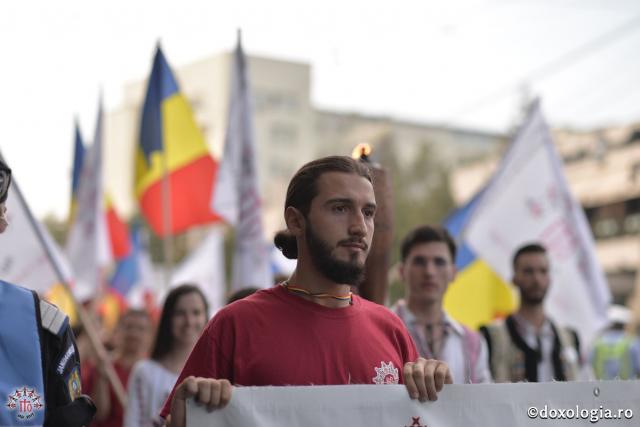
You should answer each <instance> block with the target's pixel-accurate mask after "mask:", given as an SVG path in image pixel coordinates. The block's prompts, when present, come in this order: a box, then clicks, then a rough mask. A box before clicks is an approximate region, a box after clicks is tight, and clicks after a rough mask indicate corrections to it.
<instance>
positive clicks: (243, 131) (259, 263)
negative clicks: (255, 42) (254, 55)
mask: <svg viewBox="0 0 640 427" xmlns="http://www.w3.org/2000/svg"><path fill="white" fill-rule="evenodd" d="M248 75H249V73H248V70H247V58H246V57H245V56H244V53H243V51H242V46H241V44H240V38H238V45H237V47H236V50H235V52H234V54H233V65H232V68H231V99H230V101H229V112H228V114H229V118H228V125H227V135H226V139H225V143H224V156H223V157H222V160H221V161H220V168H219V169H218V178H217V182H216V184H215V185H214V187H213V197H212V202H211V207H212V208H213V210H214V211H216V212H218V214H220V216H222V217H223V218H224V220H225V221H227V223H228V224H230V225H232V226H234V227H235V233H236V236H235V239H236V241H235V249H234V253H233V271H232V279H231V287H232V289H234V290H235V289H241V288H244V287H249V286H252V287H257V288H268V287H270V286H271V285H273V274H272V271H271V264H270V259H269V248H270V247H271V246H272V245H269V244H268V243H267V242H266V240H265V237H264V230H263V226H262V200H261V198H260V192H259V188H258V170H257V154H256V145H255V141H254V140H255V138H254V132H253V117H252V116H253V108H252V105H251V99H252V98H251V93H250V87H249V77H248Z"/></svg>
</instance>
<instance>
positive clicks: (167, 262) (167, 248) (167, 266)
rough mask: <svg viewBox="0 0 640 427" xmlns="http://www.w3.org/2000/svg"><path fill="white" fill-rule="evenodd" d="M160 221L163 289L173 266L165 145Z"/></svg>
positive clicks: (165, 151)
mask: <svg viewBox="0 0 640 427" xmlns="http://www.w3.org/2000/svg"><path fill="white" fill-rule="evenodd" d="M162 168H163V176H162V222H163V229H164V236H163V239H162V247H163V254H164V289H163V290H164V291H165V292H166V291H167V290H169V286H170V285H171V283H170V282H171V269H172V268H173V236H172V234H171V220H172V218H171V183H170V181H169V165H168V162H167V150H166V147H165V149H164V150H163V155H162Z"/></svg>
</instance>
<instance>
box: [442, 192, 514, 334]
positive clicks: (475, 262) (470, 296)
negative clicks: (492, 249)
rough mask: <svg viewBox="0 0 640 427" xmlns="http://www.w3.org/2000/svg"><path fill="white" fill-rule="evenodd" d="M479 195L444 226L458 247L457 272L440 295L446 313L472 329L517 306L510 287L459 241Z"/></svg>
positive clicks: (504, 314)
mask: <svg viewBox="0 0 640 427" xmlns="http://www.w3.org/2000/svg"><path fill="white" fill-rule="evenodd" d="M481 196H482V191H481V192H480V193H478V194H476V195H475V196H474V197H473V199H471V201H469V202H468V203H467V204H466V205H464V206H462V207H461V208H459V209H458V210H456V211H455V212H454V213H453V214H451V215H450V216H449V218H447V220H446V221H445V224H444V226H445V227H446V229H447V230H448V231H449V233H450V234H451V235H452V236H453V238H454V239H455V240H456V243H457V245H458V253H457V254H456V269H457V271H458V273H457V275H456V278H455V280H454V281H453V282H452V283H451V284H450V285H449V288H448V289H447V292H446V294H445V296H444V307H445V309H446V310H447V313H449V314H451V316H453V317H454V318H455V319H457V320H458V321H460V322H462V323H464V324H465V325H467V326H468V327H470V328H473V329H477V328H478V327H480V326H482V325H484V324H486V323H489V322H491V321H492V320H493V319H496V318H500V317H505V316H507V315H508V314H510V313H511V312H512V311H514V310H515V309H516V307H517V298H516V293H515V291H514V290H513V289H512V287H511V285H509V284H508V283H506V282H505V281H503V280H502V279H501V278H500V276H498V274H496V273H495V272H494V271H493V270H492V269H491V267H489V265H488V264H487V263H485V262H484V261H483V260H482V259H480V258H478V257H477V256H476V255H475V254H474V253H473V251H472V250H471V248H470V247H469V246H468V245H467V244H466V242H464V240H461V239H462V234H463V231H464V228H465V226H466V225H467V222H468V221H469V219H470V217H471V213H472V212H473V209H474V208H475V206H476V204H477V202H478V201H479V199H480V198H481Z"/></svg>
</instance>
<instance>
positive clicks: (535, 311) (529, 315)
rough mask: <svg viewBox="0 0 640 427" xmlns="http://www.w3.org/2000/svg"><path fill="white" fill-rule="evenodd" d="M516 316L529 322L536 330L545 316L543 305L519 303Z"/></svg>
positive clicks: (540, 326) (542, 322)
mask: <svg viewBox="0 0 640 427" xmlns="http://www.w3.org/2000/svg"><path fill="white" fill-rule="evenodd" d="M517 314H518V316H520V317H521V318H523V319H524V320H526V321H527V322H529V324H530V325H531V326H533V327H534V328H535V329H536V330H537V331H539V330H540V328H542V325H544V321H545V319H546V316H545V314H544V306H543V305H542V304H536V305H521V306H520V308H519V309H518V313H517Z"/></svg>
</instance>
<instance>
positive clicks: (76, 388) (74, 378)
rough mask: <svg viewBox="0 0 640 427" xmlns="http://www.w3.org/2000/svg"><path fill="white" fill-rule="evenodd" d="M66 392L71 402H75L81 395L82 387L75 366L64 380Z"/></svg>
mask: <svg viewBox="0 0 640 427" xmlns="http://www.w3.org/2000/svg"><path fill="white" fill-rule="evenodd" d="M66 380H67V381H66V382H67V390H68V391H69V396H70V397H71V400H76V398H77V397H78V396H80V395H81V394H82V386H81V384H80V369H78V367H77V366H75V367H74V368H73V369H72V370H71V372H70V373H69V375H68V376H67V378H66Z"/></svg>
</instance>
